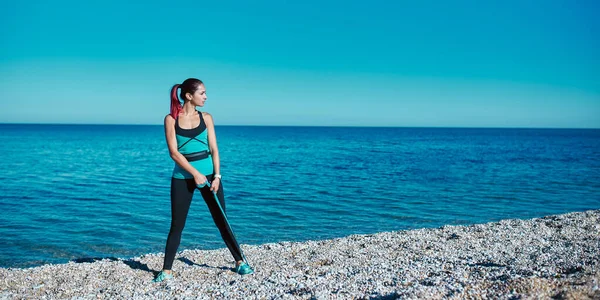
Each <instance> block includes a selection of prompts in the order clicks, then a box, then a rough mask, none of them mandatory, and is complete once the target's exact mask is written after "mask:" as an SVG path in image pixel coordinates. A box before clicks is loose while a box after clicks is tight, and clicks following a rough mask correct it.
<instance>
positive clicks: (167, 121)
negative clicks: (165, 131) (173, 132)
mask: <svg viewBox="0 0 600 300" xmlns="http://www.w3.org/2000/svg"><path fill="white" fill-rule="evenodd" d="M173 124H175V119H174V118H173V116H171V115H170V114H168V115H166V116H165V125H173Z"/></svg>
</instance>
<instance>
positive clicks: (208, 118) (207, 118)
mask: <svg viewBox="0 0 600 300" xmlns="http://www.w3.org/2000/svg"><path fill="white" fill-rule="evenodd" d="M202 118H204V121H205V122H210V123H212V122H213V118H212V115H211V114H209V113H207V112H205V111H203V112H202Z"/></svg>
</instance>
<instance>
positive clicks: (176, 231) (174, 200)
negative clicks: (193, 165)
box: [163, 175, 242, 270]
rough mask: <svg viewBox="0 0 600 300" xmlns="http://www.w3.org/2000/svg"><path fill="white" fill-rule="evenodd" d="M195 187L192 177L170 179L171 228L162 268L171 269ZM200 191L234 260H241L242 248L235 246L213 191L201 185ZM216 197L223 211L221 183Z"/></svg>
mask: <svg viewBox="0 0 600 300" xmlns="http://www.w3.org/2000/svg"><path fill="white" fill-rule="evenodd" d="M207 179H208V180H209V181H210V182H212V179H213V178H212V176H210V175H209V176H207ZM196 189H197V188H196V183H195V182H194V179H176V178H172V179H171V230H170V231H169V237H168V238H167V246H166V247H165V261H164V265H163V269H164V270H171V267H172V266H173V260H175V254H176V253H177V248H178V247H179V243H180V242H181V232H182V231H183V227H184V226H185V220H186V218H187V215H188V211H189V210H190V204H191V203H192V196H193V195H194V191H195V190H196ZM200 192H201V194H202V198H204V202H206V205H208V209H209V210H210V214H211V215H212V217H213V220H214V221H215V224H216V225H217V227H218V228H219V231H220V232H221V237H222V238H223V241H225V245H227V248H229V251H230V252H231V254H232V255H233V258H235V261H240V260H242V250H241V249H240V248H239V246H237V243H236V242H235V238H234V237H233V235H232V234H230V233H229V231H228V230H227V227H226V226H227V225H226V223H225V222H226V221H225V218H224V217H223V215H222V214H221V210H220V209H219V206H218V205H217V202H216V201H215V200H214V198H215V197H214V196H213V193H212V192H211V191H210V189H209V187H208V186H205V187H203V188H202V189H201V190H200ZM217 198H219V202H220V204H221V207H222V208H223V212H225V197H224V196H223V185H222V184H219V190H218V191H217Z"/></svg>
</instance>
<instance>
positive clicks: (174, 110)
mask: <svg viewBox="0 0 600 300" xmlns="http://www.w3.org/2000/svg"><path fill="white" fill-rule="evenodd" d="M202 84H204V83H203V82H202V80H200V79H196V78H188V79H186V80H185V81H184V82H182V83H181V84H176V85H174V86H173V87H172V88H171V113H170V115H171V117H173V119H176V118H177V116H178V115H179V113H180V112H181V110H182V109H183V106H182V105H181V101H179V98H181V99H183V100H184V101H185V94H187V93H190V94H192V95H193V94H194V93H195V92H196V90H197V89H198V88H199V87H200V86H201V85H202ZM177 89H181V92H180V93H179V98H178V97H177Z"/></svg>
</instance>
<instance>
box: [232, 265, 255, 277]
mask: <svg viewBox="0 0 600 300" xmlns="http://www.w3.org/2000/svg"><path fill="white" fill-rule="evenodd" d="M235 272H236V273H238V274H240V275H248V274H252V273H254V270H252V268H251V267H250V266H249V265H248V264H247V263H245V262H243V263H241V264H239V265H238V266H237V267H235Z"/></svg>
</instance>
